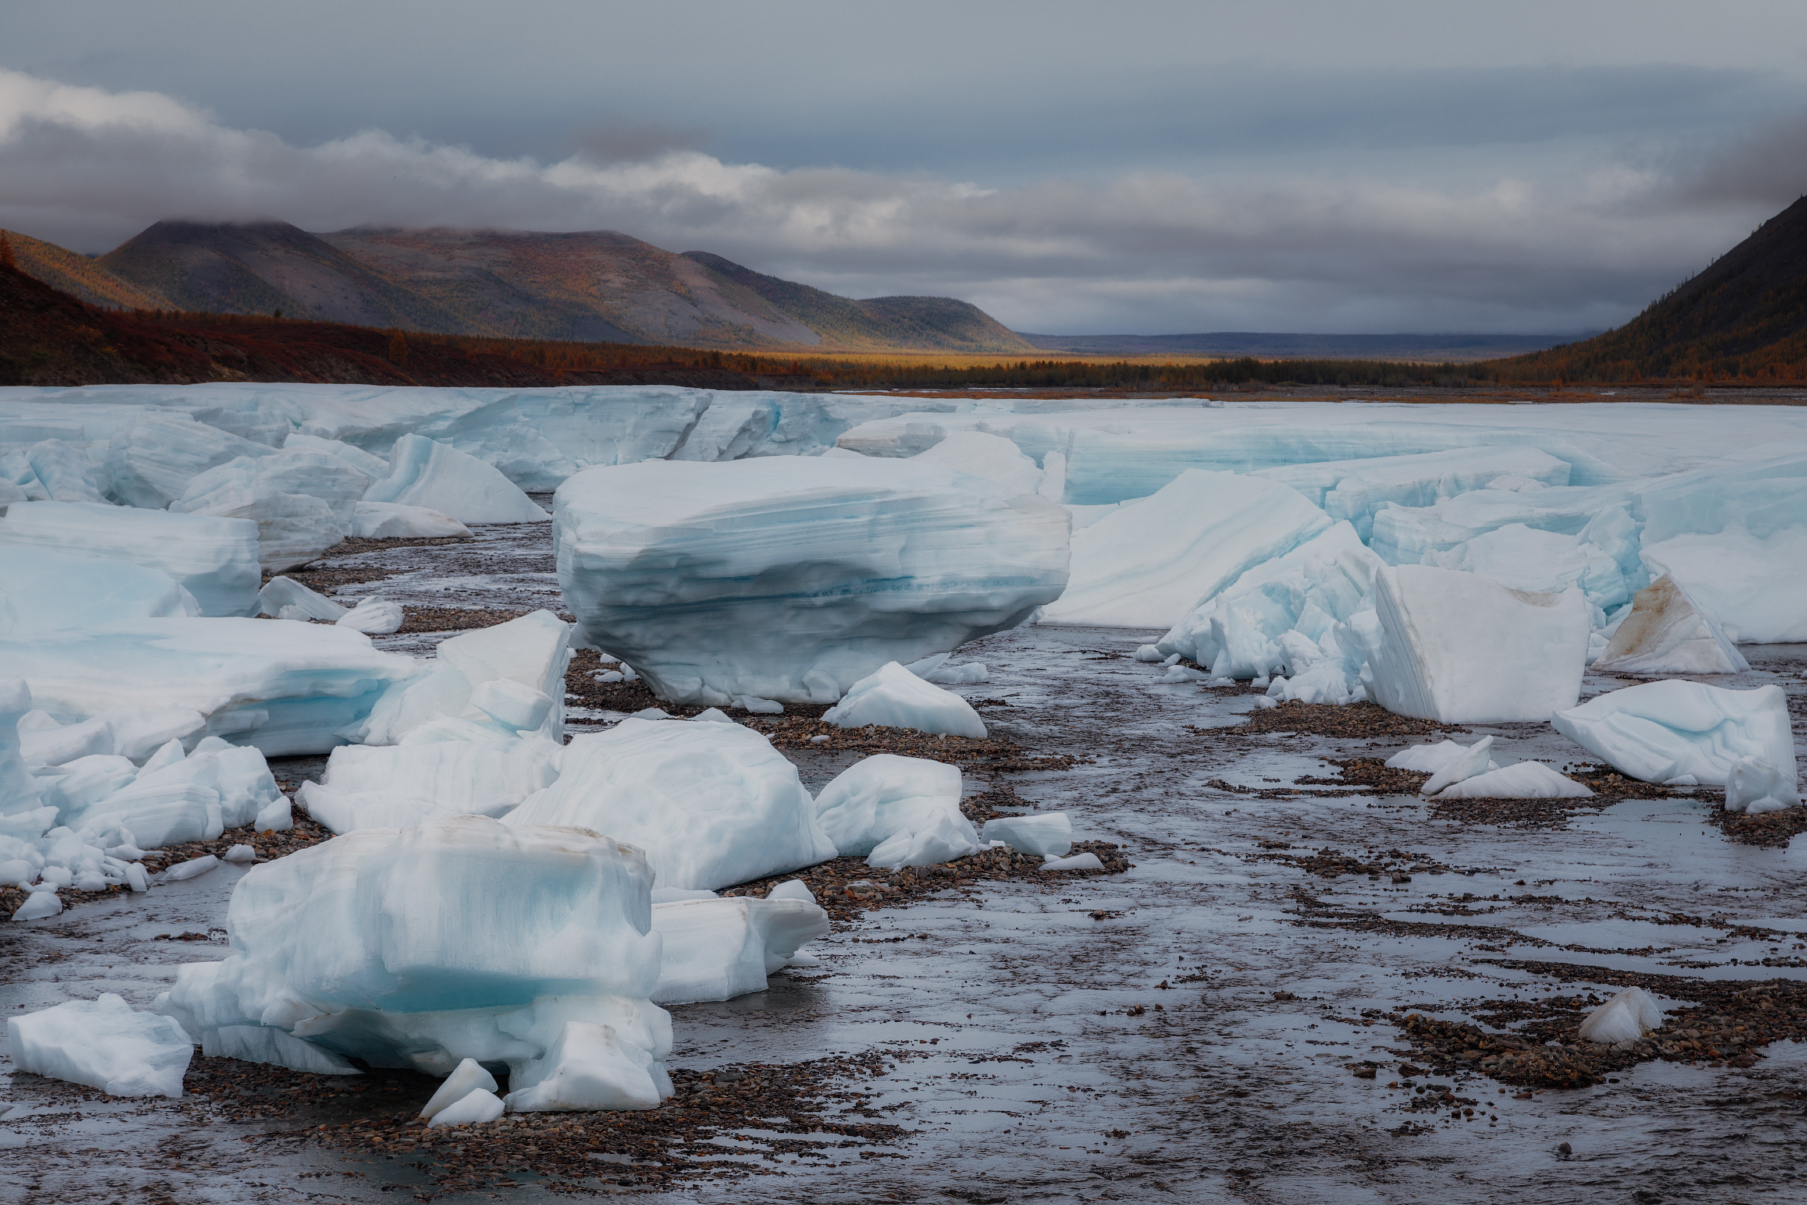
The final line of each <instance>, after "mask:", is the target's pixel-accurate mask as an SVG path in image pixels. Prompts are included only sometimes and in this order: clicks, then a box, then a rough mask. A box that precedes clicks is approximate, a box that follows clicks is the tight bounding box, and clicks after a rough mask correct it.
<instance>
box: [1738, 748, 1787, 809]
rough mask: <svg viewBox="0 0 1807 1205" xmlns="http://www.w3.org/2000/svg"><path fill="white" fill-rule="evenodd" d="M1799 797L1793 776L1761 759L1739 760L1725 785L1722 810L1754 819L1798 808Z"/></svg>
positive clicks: (1746, 758)
mask: <svg viewBox="0 0 1807 1205" xmlns="http://www.w3.org/2000/svg"><path fill="white" fill-rule="evenodd" d="M1800 802H1801V795H1800V792H1799V791H1798V790H1796V788H1795V782H1794V776H1793V775H1790V774H1784V773H1783V772H1782V771H1780V770H1778V769H1776V768H1775V767H1774V766H1772V765H1770V764H1769V763H1768V762H1766V761H1764V760H1763V759H1762V758H1760V757H1741V758H1739V759H1738V760H1737V761H1735V762H1733V763H1732V769H1731V773H1730V774H1729V775H1728V776H1727V778H1726V784H1725V810H1726V811H1728V812H1744V813H1745V814H1747V815H1751V816H1757V815H1761V814H1762V813H1764V812H1779V811H1781V810H1782V809H1784V808H1791V807H1798V806H1799V805H1800Z"/></svg>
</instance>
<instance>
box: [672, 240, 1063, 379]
mask: <svg viewBox="0 0 1807 1205" xmlns="http://www.w3.org/2000/svg"><path fill="white" fill-rule="evenodd" d="M684 258H686V259H690V260H694V261H696V262H697V263H699V264H701V265H703V266H704V267H705V268H707V269H709V271H710V272H711V273H713V274H714V275H716V276H717V277H720V278H722V279H724V280H730V281H733V282H734V283H736V284H738V285H741V286H743V287H745V288H747V289H749V290H751V291H752V292H754V293H756V294H758V295H759V296H760V297H762V298H764V299H765V300H766V301H767V302H769V303H771V305H773V306H774V307H776V308H777V309H779V310H781V311H783V312H784V313H786V314H788V315H790V316H791V317H792V318H794V319H796V320H797V321H798V322H800V323H802V324H803V325H805V326H807V327H809V328H810V329H811V330H813V331H816V332H817V333H818V334H820V335H821V337H822V340H823V342H824V343H825V344H828V345H831V346H833V347H835V348H838V349H843V350H847V351H861V350H868V351H883V350H889V349H893V348H910V349H915V350H925V351H961V352H1005V353H1009V354H1022V353H1028V352H1033V351H1035V347H1034V345H1032V344H1030V343H1028V342H1027V341H1025V340H1024V339H1023V337H1022V336H1021V335H1018V334H1017V333H1016V332H1015V331H1012V330H1010V329H1009V328H1008V327H1006V326H1005V325H1004V324H1003V323H1001V322H999V321H998V320H997V319H995V318H993V317H992V316H991V315H990V314H987V313H986V312H985V311H984V310H981V309H980V308H979V307H978V306H975V305H969V304H967V303H966V302H964V301H956V300H954V299H953V298H951V297H874V298H872V299H870V300H867V301H853V300H850V299H848V298H846V297H838V296H836V295H835V294H833V293H828V292H824V291H823V290H821V289H817V288H812V287H810V286H809V285H804V284H797V283H796V282H795V281H789V280H781V279H779V278H778V277H776V276H767V275H765V274H764V273H761V272H755V271H753V270H752V269H751V268H743V267H741V266H740V265H739V264H737V263H734V262H733V261H731V260H727V259H723V258H722V257H721V256H719V255H712V254H710V253H709V252H707V251H686V252H684Z"/></svg>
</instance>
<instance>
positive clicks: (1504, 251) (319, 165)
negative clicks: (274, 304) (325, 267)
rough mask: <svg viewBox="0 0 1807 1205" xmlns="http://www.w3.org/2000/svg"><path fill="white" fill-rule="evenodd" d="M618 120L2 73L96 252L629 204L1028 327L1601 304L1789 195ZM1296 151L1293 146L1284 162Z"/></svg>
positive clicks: (65, 221) (1300, 323)
mask: <svg viewBox="0 0 1807 1205" xmlns="http://www.w3.org/2000/svg"><path fill="white" fill-rule="evenodd" d="M696 137H697V135H695V134H694V133H693V132H691V131H685V130H683V129H681V128H680V129H675V130H674V129H673V128H671V127H652V128H648V127H646V126H644V125H640V126H638V127H636V126H635V125H633V124H632V123H623V124H620V125H617V126H615V127H613V128H612V130H611V131H608V132H605V133H603V134H601V135H599V136H598V138H599V141H597V142H596V143H595V144H594V145H591V146H587V147H586V149H584V150H581V151H580V152H579V153H577V154H573V155H569V156H568V157H566V158H563V159H560V160H557V161H555V162H549V163H548V162H542V161H540V160H537V159H533V158H528V157H521V156H516V157H496V156H489V155H484V154H481V153H478V152H477V151H475V150H472V149H470V148H468V147H461V146H454V145H447V144H443V143H437V142H431V141H428V140H425V139H422V138H418V137H416V138H403V137H396V136H394V135H392V134H389V133H386V132H384V131H381V130H375V129H371V130H365V131H363V132H360V133H357V134H353V135H350V136H347V137H343V138H337V139H332V140H328V141H325V142H321V143H319V144H317V145H312V146H298V145H295V144H293V143H292V142H289V141H285V140H284V139H282V138H280V137H278V136H276V135H275V134H272V133H268V132H261V131H257V130H248V129H241V128H236V127H233V126H231V125H229V124H227V123H225V122H223V121H221V120H219V119H217V118H215V117H214V116H212V115H211V114H208V113H206V112H203V111H201V110H198V109H195V108H193V107H192V106H189V105H186V104H184V103H182V102H181V101H179V100H176V99H174V98H171V97H169V96H165V95H161V94H156V93H116V92H109V91H106V90H102V89H94V88H77V87H69V86H66V85H62V84H59V83H56V82H54V81H50V80H45V79H41V78H37V77H32V76H27V75H23V74H20V73H13V72H0V225H5V226H9V227H12V228H15V229H20V230H23V231H25V232H26V233H30V234H35V235H39V236H40V237H45V238H50V239H52V240H54V241H58V242H63V243H65V244H68V245H73V246H76V247H77V248H78V249H82V250H89V251H97V250H104V249H106V248H107V247H110V246H112V245H113V244H115V243H117V242H118V241H120V240H122V239H124V238H125V237H128V236H129V235H131V234H133V233H135V232H136V231H137V230H138V229H140V228H142V227H143V226H144V225H147V224H148V223H150V222H151V221H154V220H156V219H158V218H162V217H190V218H202V219H229V218H249V217H268V216H275V217H281V218H284V219H285V220H288V221H291V222H294V223H295V224H297V225H299V226H302V227H303V228H305V229H310V230H320V231H324V230H334V229H342V228H345V227H349V226H353V225H359V224H365V223H376V224H394V225H462V226H503V227H516V228H524V229H540V230H582V229H617V230H622V231H624V232H627V233H630V234H633V235H635V236H637V237H640V238H644V239H646V240H648V241H650V242H653V243H656V244H658V245H660V246H664V247H668V248H671V249H673V250H692V249H702V250H711V251H715V252H718V253H720V254H723V255H726V256H728V257H729V258H732V259H736V260H739V261H740V262H743V263H746V264H748V265H749V266H751V267H754V268H757V269H759V270H761V271H766V272H772V273H774V274H777V275H782V276H787V277H790V278H792V279H799V280H804V281H807V282H809V283H813V284H818V285H820V286H822V287H825V288H830V289H832V290H834V291H836V292H841V293H844V294H848V295H853V296H872V295H878V294H896V293H933V294H951V295H954V296H959V297H964V298H967V299H969V300H972V301H974V302H975V303H977V304H979V305H981V306H983V307H984V308H986V309H988V310H990V311H991V312H993V313H994V314H996V315H997V316H998V317H999V318H1000V319H1001V320H1003V321H1004V322H1006V323H1008V324H1010V325H1012V326H1014V327H1016V328H1017V329H1026V330H1044V331H1054V332H1063V331H1079V332H1083V331H1094V332H1101V331H1125V332H1161V331H1168V332H1177V331H1187V330H1224V329H1241V330H1250V329H1281V330H1315V331H1364V330H1365V331H1386V330H1444V331H1450V330H1472V331H1526V330H1536V331H1573V330H1581V329H1592V328H1598V327H1602V326H1607V325H1612V324H1615V323H1617V322H1619V321H1623V320H1624V319H1625V318H1627V317H1629V316H1630V315H1631V314H1632V313H1635V312H1636V310H1637V309H1638V308H1640V307H1641V305H1642V304H1643V303H1644V302H1645V301H1646V300H1648V299H1649V298H1650V297H1652V296H1653V295H1655V294H1656V293H1658V292H1660V291H1661V290H1662V289H1664V288H1666V287H1668V286H1669V285H1670V284H1673V283H1674V282H1675V281H1676V280H1678V279H1680V278H1682V277H1683V276H1686V275H1687V274H1688V273H1690V272H1692V271H1695V270H1697V269H1698V268H1699V267H1700V266H1701V265H1702V264H1704V263H1705V262H1706V261H1707V260H1708V259H1709V258H1710V257H1711V256H1712V255H1714V254H1716V253H1718V252H1720V251H1723V250H1724V249H1725V248H1726V247H1727V246H1729V245H1730V244H1731V243H1732V242H1735V241H1736V240H1737V238H1739V237H1741V236H1742V235H1743V234H1744V233H1746V232H1748V230H1749V228H1750V226H1751V225H1752V224H1753V223H1754V220H1755V219H1760V218H1761V217H1763V216H1767V213H1768V212H1769V211H1770V210H1772V209H1773V208H1777V207H1779V206H1773V205H1766V204H1760V203H1758V202H1757V201H1755V200H1751V199H1749V198H1747V199H1746V200H1744V201H1739V200H1737V199H1735V198H1728V197H1717V198H1714V199H1712V200H1711V203H1707V202H1705V201H1702V200H1701V199H1700V198H1699V196H1698V195H1697V194H1698V190H1695V191H1692V192H1691V191H1690V187H1691V186H1689V185H1687V184H1686V183H1685V182H1678V180H1677V178H1676V176H1675V175H1674V173H1673V172H1670V171H1665V170H1662V169H1660V168H1658V167H1652V166H1650V164H1649V163H1648V162H1642V163H1640V161H1639V160H1636V159H1634V158H1631V157H1626V156H1621V157H1612V156H1603V155H1601V154H1599V148H1598V146H1597V144H1583V145H1582V146H1581V148H1580V149H1579V150H1573V151H1571V152H1569V153H1567V154H1566V155H1550V156H1547V157H1546V159H1545V161H1543V162H1542V164H1541V171H1540V172H1539V173H1526V174H1513V173H1508V172H1503V171H1500V170H1497V169H1496V170H1493V171H1487V170H1485V168H1484V167H1483V168H1482V170H1478V171H1473V172H1470V173H1468V174H1467V175H1466V176H1462V177H1461V178H1452V177H1451V175H1449V174H1445V175H1443V176H1441V177H1440V176H1439V174H1438V173H1436V172H1427V171H1419V172H1418V173H1416V174H1413V173H1410V172H1404V171H1399V170H1394V169H1395V168H1396V167H1397V166H1398V164H1397V161H1392V162H1386V163H1381V164H1379V165H1378V166H1376V165H1375V164H1367V165H1362V164H1359V163H1358V164H1354V165H1350V166H1348V167H1346V168H1345V169H1344V170H1339V171H1336V172H1334V173H1328V172H1321V171H1320V172H1303V171H1298V170H1255V169H1245V170H1242V171H1239V172H1235V173H1210V172H1201V171H1184V170H1161V171H1154V170H1146V169H1143V170H1119V171H1115V172H1091V173H1088V174H1085V175H1070V176H1063V175H1053V176H1046V177H1039V178H1030V179H1027V180H1023V181H1020V182H1017V183H1013V184H1010V185H1007V186H992V187H982V186H980V185H978V184H974V183H968V182H963V181H961V180H959V179H955V178H950V176H949V175H948V174H946V173H936V172H927V171H923V172H896V171H874V170H855V169H850V168H844V167H840V168H835V167H801V168H793V169H790V170H779V169H775V168H772V167H767V166H761V165H759V164H754V163H745V162H740V163H735V162H728V161H724V159H722V158H719V157H716V156H713V155H709V154H704V153H702V152H700V151H697V150H695V149H685V148H684V146H683V144H684V143H685V141H686V140H687V139H690V140H694V138H696ZM1282 166H1283V167H1284V165H1282Z"/></svg>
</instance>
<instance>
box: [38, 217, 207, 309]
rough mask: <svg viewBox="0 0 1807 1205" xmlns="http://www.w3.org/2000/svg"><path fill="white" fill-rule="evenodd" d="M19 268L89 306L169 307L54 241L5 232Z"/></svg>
mask: <svg viewBox="0 0 1807 1205" xmlns="http://www.w3.org/2000/svg"><path fill="white" fill-rule="evenodd" d="M3 233H5V235H6V236H7V242H9V243H11V244H12V248H13V257H14V259H16V260H17V261H18V265H19V270H20V271H21V272H24V273H25V274H27V275H28V276H31V277H34V278H35V279H37V280H41V281H43V282H44V283H45V284H47V285H49V286H51V287H52V288H55V289H61V290H62V291H63V292H65V293H68V294H70V295H72V296H75V297H79V298H81V299H82V300H83V301H86V302H88V303H90V304H92V305H104V306H111V307H113V308H114V309H122V310H161V309H169V308H171V306H170V301H169V298H167V297H165V296H163V294H161V293H159V292H157V291H156V290H154V289H146V288H143V287H141V286H139V285H137V284H134V283H133V282H132V281H129V280H125V279H124V278H122V277H120V276H118V275H116V274H114V273H112V272H109V271H108V270H107V269H106V268H104V267H102V266H101V265H100V264H98V263H96V262H95V261H94V260H92V259H90V258H88V257H87V256H86V255H78V254H77V253H75V252H74V251H69V250H65V249H64V248H62V247H59V246H57V245H56V244H55V243H47V242H45V241H43V240H42V239H35V238H32V237H31V236H30V235H27V234H19V233H17V232H16V231H12V230H8V231H4V232H3Z"/></svg>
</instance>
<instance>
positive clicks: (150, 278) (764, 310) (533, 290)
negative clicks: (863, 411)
mask: <svg viewBox="0 0 1807 1205" xmlns="http://www.w3.org/2000/svg"><path fill="white" fill-rule="evenodd" d="M15 241H16V242H17V243H18V245H19V246H20V247H22V248H26V247H27V245H28V244H29V247H28V249H29V255H27V254H26V253H25V252H24V251H21V253H20V255H19V262H20V266H21V267H22V268H24V269H25V270H26V271H28V272H31V273H32V274H34V275H37V276H39V278H40V279H43V280H46V281H48V282H49V283H51V284H54V285H56V286H58V287H60V288H66V289H68V290H70V291H71V292H73V293H75V294H76V295H77V296H80V297H81V298H83V299H84V300H87V301H91V302H94V303H96V304H101V305H111V306H116V307H121V308H133V309H177V310H186V311H194V312H204V313H222V314H261V315H271V314H274V313H275V312H277V311H279V310H280V311H281V312H282V314H283V315H285V316H287V317H290V318H306V319H316V320H321V321H329V322H341V323H350V324H354V325H358V326H369V327H382V328H398V329H401V330H404V331H428V332H436V333H443V334H463V335H484V336H492V337H497V338H509V339H549V340H569V341H575V342H611V343H637V344H666V345H678V346H690V347H707V348H721V349H732V350H761V349H784V350H796V351H804V350H809V351H829V350H848V351H899V350H912V351H952V352H976V353H987V352H1001V353H1006V354H1013V355H1021V354H1024V353H1031V352H1033V351H1034V350H1035V349H1034V348H1033V347H1032V346H1031V345H1030V344H1028V343H1026V342H1024V341H1023V340H1022V339H1021V338H1020V337H1018V336H1017V335H1015V334H1012V333H1011V332H1010V331H1009V330H1007V329H1006V328H1005V327H1004V326H1003V325H1002V324H1000V323H999V322H997V321H996V320H995V319H993V318H992V317H991V316H990V315H988V314H986V313H985V312H984V311H982V310H980V309H978V308H977V307H975V306H971V305H968V304H967V303H965V302H963V301H955V300H953V299H952V298H946V297H880V298H873V299H870V300H866V301H853V300H849V299H848V298H845V297H836V296H835V295H834V294H832V293H826V292H823V291H822V290H820V289H813V288H810V287H809V286H807V285H801V284H795V283H793V282H791V281H786V280H780V279H778V278H777V277H773V276H766V275H763V274H761V273H758V272H754V271H752V270H751V269H748V268H744V267H742V266H740V265H739V264H736V263H733V262H731V261H729V260H726V259H723V258H722V257H721V256H718V255H711V254H709V253H707V252H700V251H692V252H687V253H685V254H682V255H680V254H677V253H674V252H671V251H666V250H663V249H662V248H659V247H655V246H653V245H652V244H651V243H646V242H642V241H640V240H639V239H635V238H630V237H629V236H627V235H625V234H617V233H614V232H612V231H588V232H582V233H575V234H540V233H532V232H527V231H511V230H453V229H443V228H442V229H430V230H401V229H387V228H373V227H364V228H358V229H353V230H342V231H339V232H337V233H332V234H310V233H308V232H306V231H304V230H301V229H298V228H297V227H295V226H291V225H289V224H288V223H286V222H275V221H268V222H187V221H163V222H158V223H157V224H156V225H154V226H151V227H150V228H149V229H147V230H144V231H142V232H141V233H139V234H138V235H136V236H134V237H133V238H131V239H129V240H128V241H126V242H125V243H124V244H122V245H121V246H119V247H117V248H115V249H114V250H112V251H109V252H108V253H107V254H105V255H103V256H100V257H99V258H98V259H92V260H91V259H88V258H86V257H84V256H79V255H75V254H74V253H72V252H68V251H64V250H63V249H62V248H59V247H55V246H54V245H52V244H49V243H41V242H39V241H38V240H35V239H34V240H25V239H23V238H22V237H21V238H18V239H16V240H15Z"/></svg>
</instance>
